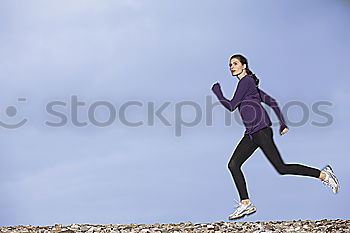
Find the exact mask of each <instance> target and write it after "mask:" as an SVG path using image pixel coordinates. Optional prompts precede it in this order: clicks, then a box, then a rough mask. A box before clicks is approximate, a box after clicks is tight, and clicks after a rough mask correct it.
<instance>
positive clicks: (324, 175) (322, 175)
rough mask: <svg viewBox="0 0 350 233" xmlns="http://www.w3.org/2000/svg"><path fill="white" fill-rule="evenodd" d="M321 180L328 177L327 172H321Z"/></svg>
mask: <svg viewBox="0 0 350 233" xmlns="http://www.w3.org/2000/svg"><path fill="white" fill-rule="evenodd" d="M319 178H320V179H321V180H326V179H327V178H328V174H327V173H326V172H321V174H320V177H319Z"/></svg>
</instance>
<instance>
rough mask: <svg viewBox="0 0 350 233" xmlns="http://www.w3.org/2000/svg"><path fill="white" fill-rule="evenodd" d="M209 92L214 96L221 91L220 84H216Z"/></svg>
mask: <svg viewBox="0 0 350 233" xmlns="http://www.w3.org/2000/svg"><path fill="white" fill-rule="evenodd" d="M211 90H212V91H213V92H214V93H215V94H216V93H218V92H220V91H221V86H220V83H218V82H216V83H215V84H214V85H213V86H212V87H211Z"/></svg>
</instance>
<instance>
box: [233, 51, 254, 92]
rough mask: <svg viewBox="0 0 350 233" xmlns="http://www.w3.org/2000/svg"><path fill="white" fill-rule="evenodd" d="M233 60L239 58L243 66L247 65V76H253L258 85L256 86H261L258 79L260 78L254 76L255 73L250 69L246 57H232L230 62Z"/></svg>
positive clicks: (238, 55) (239, 55) (236, 55)
mask: <svg viewBox="0 0 350 233" xmlns="http://www.w3.org/2000/svg"><path fill="white" fill-rule="evenodd" d="M232 58H237V59H238V60H239V61H240V62H241V63H242V65H244V64H246V66H247V67H246V69H245V70H246V72H247V74H248V75H249V76H252V77H253V78H254V80H255V85H256V86H259V79H258V77H256V75H255V74H253V72H252V71H251V70H250V69H249V67H248V60H247V58H245V57H244V56H243V55H241V54H235V55H232V56H231V58H230V61H231V60H232Z"/></svg>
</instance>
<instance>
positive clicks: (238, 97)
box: [214, 80, 249, 112]
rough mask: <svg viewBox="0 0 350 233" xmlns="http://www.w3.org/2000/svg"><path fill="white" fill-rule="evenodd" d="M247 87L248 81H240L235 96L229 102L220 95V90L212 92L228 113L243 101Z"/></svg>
mask: <svg viewBox="0 0 350 233" xmlns="http://www.w3.org/2000/svg"><path fill="white" fill-rule="evenodd" d="M248 87H249V82H248V80H241V81H239V82H238V85H237V88H236V91H235V94H234V95H233V98H232V99H231V100H228V99H226V98H225V97H224V95H223V94H222V91H221V89H219V90H217V91H214V93H215V95H216V96H217V97H218V99H219V101H220V103H221V104H222V105H224V106H225V108H227V109H228V110H229V111H231V112H232V111H234V110H235V109H236V108H237V107H238V105H239V104H240V103H241V102H242V100H243V99H244V96H245V94H246V93H247V90H248Z"/></svg>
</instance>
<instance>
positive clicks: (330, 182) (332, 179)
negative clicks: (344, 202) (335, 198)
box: [321, 165, 340, 193]
mask: <svg viewBox="0 0 350 233" xmlns="http://www.w3.org/2000/svg"><path fill="white" fill-rule="evenodd" d="M321 171H323V172H325V173H326V174H327V175H326V179H324V180H322V183H323V184H324V185H326V186H329V187H331V188H332V191H333V193H338V192H339V189H340V185H339V181H338V179H337V177H336V176H335V175H334V172H333V169H332V167H331V166H330V165H327V166H326V167H324V168H323V169H322V170H321Z"/></svg>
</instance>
